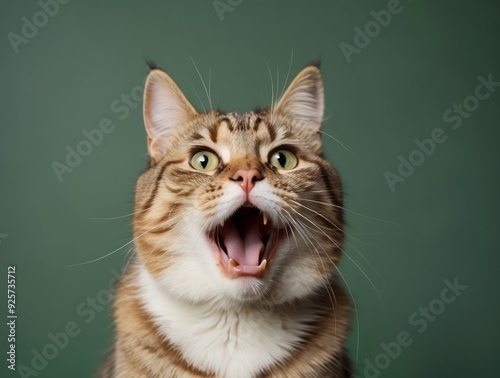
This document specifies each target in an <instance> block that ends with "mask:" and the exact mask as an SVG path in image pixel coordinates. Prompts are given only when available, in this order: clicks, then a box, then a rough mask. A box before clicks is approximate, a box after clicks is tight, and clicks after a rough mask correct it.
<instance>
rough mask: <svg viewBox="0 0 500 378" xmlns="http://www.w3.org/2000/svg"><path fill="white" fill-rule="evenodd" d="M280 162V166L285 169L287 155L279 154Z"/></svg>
mask: <svg viewBox="0 0 500 378" xmlns="http://www.w3.org/2000/svg"><path fill="white" fill-rule="evenodd" d="M278 162H279V163H280V165H281V166H282V167H283V168H284V167H285V164H286V157H285V154H282V153H281V152H278Z"/></svg>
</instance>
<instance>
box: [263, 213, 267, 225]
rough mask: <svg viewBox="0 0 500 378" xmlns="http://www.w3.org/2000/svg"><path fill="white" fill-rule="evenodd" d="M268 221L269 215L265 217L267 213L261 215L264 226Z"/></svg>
mask: <svg viewBox="0 0 500 378" xmlns="http://www.w3.org/2000/svg"><path fill="white" fill-rule="evenodd" d="M268 220H269V215H267V213H262V222H263V223H264V226H265V225H266V224H267V221H268Z"/></svg>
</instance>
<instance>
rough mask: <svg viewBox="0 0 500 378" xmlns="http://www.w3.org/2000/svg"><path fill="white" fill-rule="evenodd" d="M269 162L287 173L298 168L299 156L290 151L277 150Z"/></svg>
mask: <svg viewBox="0 0 500 378" xmlns="http://www.w3.org/2000/svg"><path fill="white" fill-rule="evenodd" d="M269 162H270V163H271V164H272V165H274V166H275V167H276V168H279V169H284V170H286V171H288V170H290V169H294V168H295V167H296V166H297V163H298V160H297V156H295V154H294V153H293V152H291V151H288V150H277V151H275V152H273V154H272V155H271V158H270V159H269Z"/></svg>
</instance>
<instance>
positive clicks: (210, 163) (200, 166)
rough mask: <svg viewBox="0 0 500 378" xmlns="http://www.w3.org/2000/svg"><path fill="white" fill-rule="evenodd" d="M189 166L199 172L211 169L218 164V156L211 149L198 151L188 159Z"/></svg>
mask: <svg viewBox="0 0 500 378" xmlns="http://www.w3.org/2000/svg"><path fill="white" fill-rule="evenodd" d="M189 164H191V167H193V168H194V169H196V170H197V171H200V172H210V171H213V170H214V169H215V168H217V166H218V165H219V157H218V156H217V155H216V154H214V153H213V152H212V151H207V150H203V151H198V152H197V153H195V154H194V155H193V156H191V159H190V160H189Z"/></svg>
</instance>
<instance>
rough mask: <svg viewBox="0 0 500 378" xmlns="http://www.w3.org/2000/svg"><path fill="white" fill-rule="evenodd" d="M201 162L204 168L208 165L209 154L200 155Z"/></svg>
mask: <svg viewBox="0 0 500 378" xmlns="http://www.w3.org/2000/svg"><path fill="white" fill-rule="evenodd" d="M200 164H201V166H202V167H203V168H204V169H205V168H206V167H207V164H208V156H207V155H202V156H200Z"/></svg>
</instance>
